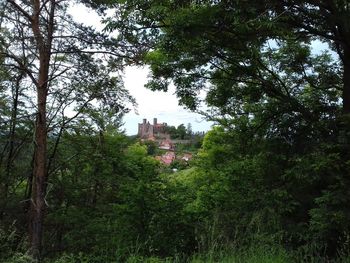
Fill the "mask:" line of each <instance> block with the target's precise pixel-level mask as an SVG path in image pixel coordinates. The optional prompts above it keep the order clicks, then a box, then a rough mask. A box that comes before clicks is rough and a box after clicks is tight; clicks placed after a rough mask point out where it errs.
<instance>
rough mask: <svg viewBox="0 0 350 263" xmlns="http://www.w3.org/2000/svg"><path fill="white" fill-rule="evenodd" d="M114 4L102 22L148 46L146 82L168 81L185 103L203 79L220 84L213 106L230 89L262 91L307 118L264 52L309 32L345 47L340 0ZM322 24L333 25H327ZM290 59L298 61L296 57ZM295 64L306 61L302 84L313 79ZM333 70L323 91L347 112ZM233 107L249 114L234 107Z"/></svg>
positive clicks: (225, 101) (258, 94)
mask: <svg viewBox="0 0 350 263" xmlns="http://www.w3.org/2000/svg"><path fill="white" fill-rule="evenodd" d="M135 7H137V8H135ZM121 10H122V14H121V15H120V17H121V18H122V19H121V20H117V21H113V22H110V24H109V26H110V27H112V28H113V27H117V26H118V27H121V28H122V29H124V33H125V38H127V39H129V40H130V41H135V42H137V43H138V45H140V43H141V44H143V45H145V46H150V47H151V50H152V51H150V52H148V53H147V54H146V55H145V56H144V61H145V62H146V63H148V64H150V65H151V71H152V78H151V79H150V81H149V83H148V87H150V88H151V89H163V90H165V89H167V85H168V84H169V83H170V82H171V81H173V82H174V84H175V86H176V88H177V89H176V94H177V95H178V97H179V99H180V103H181V104H184V105H186V106H187V107H189V108H190V109H195V108H196V107H197V105H198V103H199V101H198V96H197V95H198V92H199V91H200V90H202V89H205V90H207V89H208V86H209V89H214V90H218V91H219V92H220V94H217V93H216V94H217V98H216V100H217V103H216V104H218V102H220V103H221V104H219V107H220V106H222V105H229V103H230V100H234V97H238V98H241V100H242V98H244V96H245V95H246V94H248V95H249V96H254V97H255V99H259V98H262V97H263V96H265V97H268V98H273V99H275V100H278V101H280V102H281V104H282V103H283V104H288V105H289V106H290V109H289V110H292V111H295V112H299V113H300V114H302V115H304V117H305V118H310V117H311V116H310V114H308V110H307V109H305V108H304V107H303V105H302V103H301V102H300V101H298V99H296V98H295V96H294V94H293V92H291V90H292V88H290V87H289V84H288V83H285V82H284V79H283V78H281V74H282V72H281V70H280V69H276V67H274V65H273V64H272V61H271V60H270V58H271V57H272V56H273V54H275V52H278V50H280V49H279V47H281V46H285V45H286V44H287V43H289V44H291V43H292V42H293V41H294V42H295V43H300V44H301V45H304V46H305V45H306V46H308V45H309V44H310V41H311V39H313V38H318V39H320V40H321V41H330V42H329V43H330V44H331V45H330V48H333V49H334V50H335V51H336V52H338V54H339V56H340V57H341V58H344V55H345V53H346V51H345V50H347V44H346V41H347V40H346V39H348V37H347V34H348V33H347V31H346V29H345V28H348V20H346V19H344V17H346V13H347V12H349V11H348V9H347V5H346V3H344V2H343V1H321V2H319V1H306V2H305V1H283V2H281V1H260V2H259V3H254V4H252V3H249V2H247V1H230V2H227V1H215V2H213V1H199V2H198V1H197V2H191V1H186V2H181V3H179V2H171V1H162V2H158V1H148V2H147V3H145V2H143V1H137V0H135V1H131V2H128V3H125V4H124V5H121ZM137 14H140V15H137ZM337 17H339V18H338V19H337ZM325 21H327V22H325ZM328 21H330V22H328ZM122 25H124V26H122ZM330 25H333V26H332V27H331V28H330ZM291 28H292V29H291ZM336 28H338V29H339V28H343V29H344V30H342V33H341V34H340V32H338V33H337V32H335V31H334V30H335V29H336ZM331 29H332V30H333V31H332V30H331ZM130 36H134V37H133V38H132V37H130ZM336 47H338V48H336ZM285 51H287V50H285ZM300 51H301V52H299V53H295V56H299V58H302V57H303V56H305V55H306V53H302V52H304V51H302V50H300ZM344 52H345V53H344ZM294 59H296V60H295V62H296V63H298V57H294ZM348 60H349V59H346V61H348ZM295 66H297V65H295ZM298 66H299V67H305V66H306V67H305V69H306V71H305V74H304V75H305V76H304V77H303V79H304V85H305V84H307V83H308V84H309V85H310V86H311V87H313V86H315V84H316V85H317V83H315V82H314V80H313V79H312V78H310V76H309V71H308V70H307V68H308V67H307V65H305V64H304V65H301V64H299V65H298ZM298 70H300V71H302V69H298ZM335 70H337V71H339V74H341V75H342V76H343V82H342V84H340V85H341V86H339V83H337V82H333V81H331V79H330V83H329V85H328V87H327V88H325V90H324V92H327V91H328V90H329V89H336V90H337V91H338V98H341V99H342V101H343V103H342V105H343V111H344V112H347V111H348V110H347V107H348V106H347V102H346V101H347V99H346V90H347V89H348V88H347V86H348V84H347V83H345V79H346V78H347V76H348V75H349V74H346V70H347V69H346V65H345V64H344V62H343V63H342V66H341V67H339V69H336V68H335ZM311 80H312V81H311ZM309 82H310V83H309ZM220 83H221V85H220V86H219V84H220ZM299 86H300V89H302V87H301V85H299ZM286 87H287V88H286ZM212 95H214V94H212ZM208 103H209V104H210V103H211V104H213V99H212V98H209V101H208ZM231 104H233V102H231ZM236 105H237V104H236ZM214 106H215V105H214ZM232 107H233V105H231V108H232ZM239 112H240V113H242V112H243V113H246V114H249V112H248V111H247V110H244V109H242V108H241V109H239ZM211 115H212V116H213V115H216V114H215V112H214V113H213V114H211Z"/></svg>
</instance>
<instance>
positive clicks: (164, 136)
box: [138, 118, 193, 165]
mask: <svg viewBox="0 0 350 263" xmlns="http://www.w3.org/2000/svg"><path fill="white" fill-rule="evenodd" d="M174 130H175V131H177V132H178V134H177V135H174ZM138 137H139V138H140V139H141V141H142V142H153V143H154V145H155V146H156V147H157V148H158V150H159V151H157V152H158V154H159V155H156V156H155V158H156V159H157V160H159V161H160V162H161V163H163V164H165V165H170V164H172V163H173V162H174V161H176V160H177V161H179V162H183V163H188V162H189V161H190V160H191V159H192V158H193V153H192V152H190V151H186V150H183V148H184V147H181V146H184V145H190V144H191V143H193V136H192V131H191V128H190V124H189V127H188V128H187V129H186V128H185V126H184V125H180V126H179V127H178V128H177V129H176V128H175V127H174V126H168V124H167V123H158V120H157V118H154V119H153V123H150V122H149V121H147V119H143V121H142V123H139V124H138ZM179 146H180V147H179ZM179 148H182V150H180V149H179Z"/></svg>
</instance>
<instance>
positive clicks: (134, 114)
mask: <svg viewBox="0 0 350 263" xmlns="http://www.w3.org/2000/svg"><path fill="white" fill-rule="evenodd" d="M69 12H70V13H71V15H72V16H73V18H74V19H75V20H76V21H77V22H81V23H84V24H86V25H89V26H94V27H95V28H97V29H103V25H102V24H101V23H100V17H99V16H98V15H97V14H96V13H95V12H93V11H91V10H89V9H87V8H86V7H84V6H83V5H81V4H75V5H73V6H72V7H71V8H70V10H69ZM87 18H88V19H87ZM148 74H149V70H148V69H147V67H144V68H140V67H127V68H126V69H125V72H124V85H125V87H126V88H127V89H128V90H129V92H130V94H131V95H132V96H133V97H134V98H135V99H136V102H137V104H138V107H137V109H136V111H135V110H131V111H130V112H129V113H127V114H126V115H125V117H124V119H123V122H124V126H123V129H124V130H125V131H126V134H128V135H135V134H137V129H138V123H141V122H142V119H144V118H146V119H148V120H149V121H150V122H153V118H157V119H158V122H159V123H163V122H166V123H167V124H168V125H172V126H178V125H180V124H184V125H185V126H187V124H188V123H191V125H192V130H193V131H207V130H209V129H210V127H211V125H212V123H211V122H207V121H206V120H205V119H204V118H203V116H201V115H199V114H196V113H193V112H190V111H188V110H185V109H184V108H183V107H181V106H179V105H178V100H177V98H176V96H175V95H174V92H175V87H170V88H169V90H168V92H162V91H151V90H148V89H146V88H145V87H144V85H145V84H146V82H147V75H148Z"/></svg>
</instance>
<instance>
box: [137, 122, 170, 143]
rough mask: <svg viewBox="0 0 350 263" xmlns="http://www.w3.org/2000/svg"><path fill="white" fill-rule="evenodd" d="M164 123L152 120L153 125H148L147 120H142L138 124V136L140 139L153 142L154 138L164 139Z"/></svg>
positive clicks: (165, 125)
mask: <svg viewBox="0 0 350 263" xmlns="http://www.w3.org/2000/svg"><path fill="white" fill-rule="evenodd" d="M166 127H167V124H166V123H158V122H157V118H154V119H153V124H150V123H149V121H147V119H143V122H142V123H139V128H138V136H139V137H140V138H141V139H147V140H152V139H153V140H154V139H155V138H166V137H167V134H166Z"/></svg>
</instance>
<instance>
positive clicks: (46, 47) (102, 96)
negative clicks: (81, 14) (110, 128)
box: [0, 0, 130, 258]
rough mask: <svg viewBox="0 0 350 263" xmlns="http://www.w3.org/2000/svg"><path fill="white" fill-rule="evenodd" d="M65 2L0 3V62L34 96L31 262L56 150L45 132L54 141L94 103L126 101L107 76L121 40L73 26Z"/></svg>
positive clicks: (119, 106) (118, 59)
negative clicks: (15, 72)
mask: <svg viewBox="0 0 350 263" xmlns="http://www.w3.org/2000/svg"><path fill="white" fill-rule="evenodd" d="M68 4H69V3H68V1H64V0H63V1H62V0H49V1H40V0H35V1H31V2H28V1H14V0H7V1H3V2H1V4H0V7H1V10H2V11H3V12H2V13H1V31H7V32H8V34H5V35H2V37H1V42H0V55H1V59H3V60H4V65H5V67H14V68H16V69H17V70H18V71H19V72H20V73H19V74H20V75H22V76H23V78H25V79H26V83H29V84H28V86H27V87H26V89H27V92H28V94H29V97H32V96H31V95H32V94H31V93H30V91H29V90H30V89H33V90H34V91H35V93H36V101H35V100H33V101H29V103H32V105H33V106H34V107H33V110H32V113H33V114H34V115H35V116H36V120H35V131H34V134H35V136H34V146H35V147H34V148H35V149H34V159H33V164H34V165H33V178H32V182H30V183H31V184H30V185H31V186H32V187H31V189H32V190H31V198H30V200H31V203H30V213H29V215H30V216H29V217H30V219H29V240H30V251H31V253H32V255H33V256H34V257H35V258H39V257H40V251H41V244H42V235H43V218H44V212H45V207H46V201H45V196H46V190H47V189H46V188H47V183H48V177H49V174H50V171H49V170H50V168H52V167H50V166H51V163H50V160H51V159H52V156H53V155H54V154H55V152H56V150H55V149H56V147H55V146H54V147H53V149H51V150H50V149H48V142H47V139H48V134H49V132H51V133H53V134H55V135H54V136H55V137H56V138H57V142H59V139H60V136H61V134H62V131H63V129H64V128H65V127H66V125H67V124H68V123H69V122H70V121H71V120H72V119H74V118H75V117H76V116H77V115H78V114H79V113H80V112H81V111H82V110H83V109H84V108H85V107H87V106H92V105H93V104H91V102H92V101H93V100H100V101H103V102H104V104H105V105H108V106H110V107H112V108H114V109H116V110H117V111H118V112H122V111H124V110H126V107H125V105H123V103H122V100H123V99H126V101H127V100H128V99H129V98H130V97H129V96H128V95H127V94H126V93H125V92H119V91H120V90H121V85H122V82H121V81H120V78H118V77H111V76H110V72H111V71H113V70H116V69H120V66H121V65H122V58H126V57H127V52H128V50H127V49H128V48H127V47H126V46H123V47H125V49H123V50H122V48H121V46H119V47H117V46H118V45H119V44H121V42H118V43H119V44H117V42H116V40H113V39H111V38H108V37H106V36H105V35H103V34H100V33H97V32H95V31H94V30H93V29H92V28H88V27H84V26H83V25H81V24H78V23H75V22H74V21H73V19H72V18H71V17H70V16H69V15H68V14H67V9H68ZM112 43H113V44H114V45H111V44H112ZM107 46H108V47H109V48H108V49H107V48H106V47H107ZM97 53H99V54H101V55H100V56H96V55H95V54H97ZM102 56H105V58H106V59H105V60H104V59H103V57H102ZM111 56H114V58H112V57H111ZM49 105H50V106H49ZM69 108H71V109H72V108H75V111H76V114H75V115H73V117H67V116H66V114H67V110H68V109H69ZM56 121H58V122H56ZM56 145H57V144H56ZM49 150H50V151H51V153H50V156H49Z"/></svg>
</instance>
